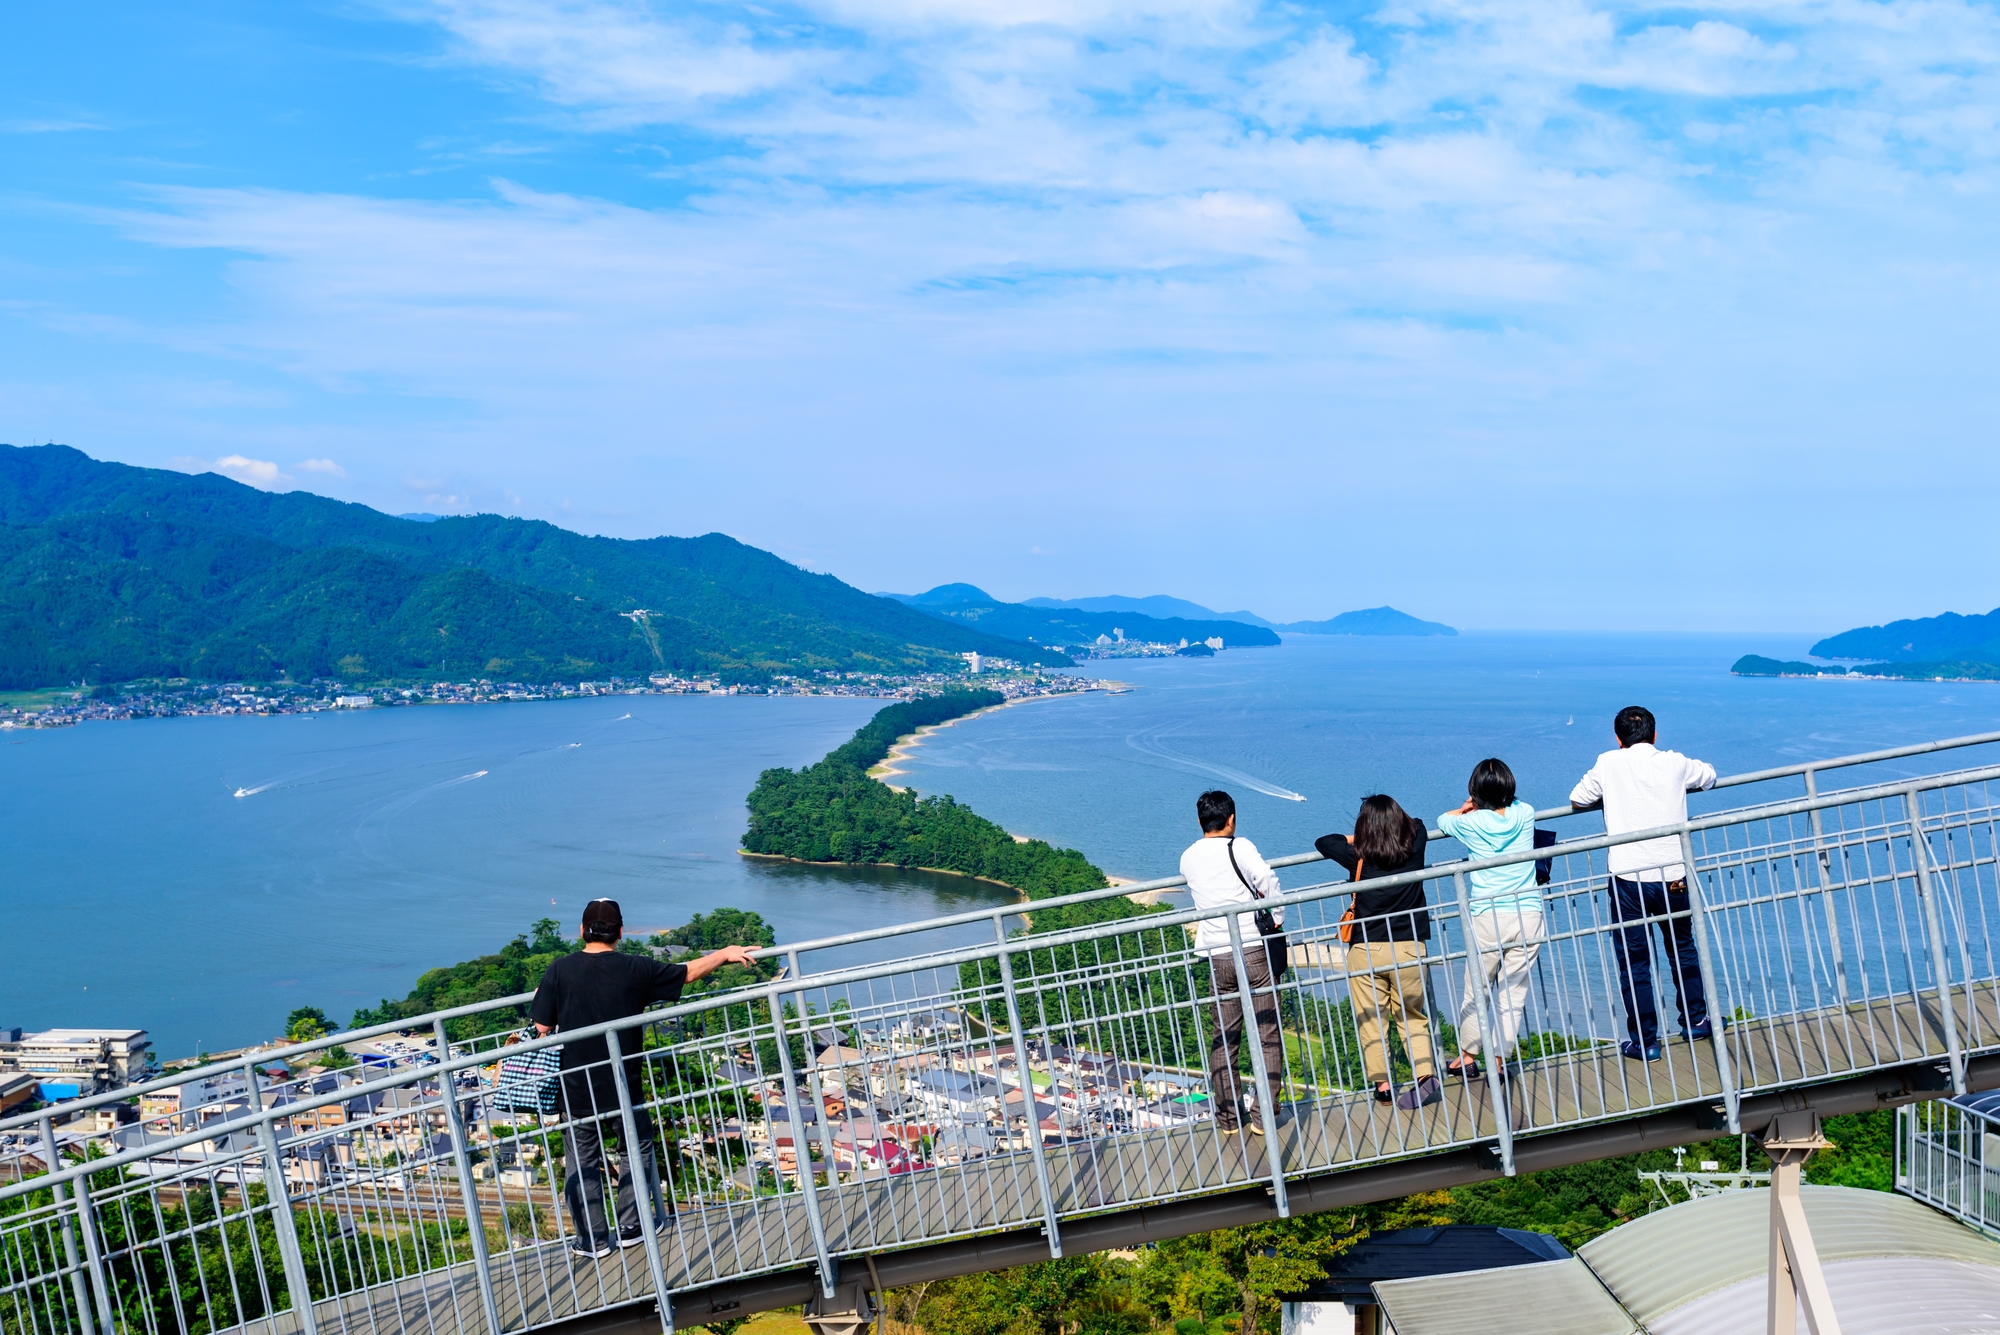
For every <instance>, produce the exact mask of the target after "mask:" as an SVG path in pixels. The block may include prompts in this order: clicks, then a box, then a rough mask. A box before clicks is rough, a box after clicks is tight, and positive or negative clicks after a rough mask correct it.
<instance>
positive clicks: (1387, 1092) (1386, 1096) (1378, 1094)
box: [1375, 1085, 1396, 1103]
mask: <svg viewBox="0 0 2000 1335" xmlns="http://www.w3.org/2000/svg"><path fill="white" fill-rule="evenodd" d="M1395 1099H1396V1090H1395V1087H1394V1086H1393V1085H1392V1086H1390V1087H1389V1088H1388V1089H1384V1088H1382V1087H1381V1086H1380V1085H1377V1086H1376V1087H1375V1101H1376V1102H1377V1103H1393V1102H1395Z"/></svg>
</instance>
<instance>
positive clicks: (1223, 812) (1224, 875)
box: [1181, 789, 1290, 1135]
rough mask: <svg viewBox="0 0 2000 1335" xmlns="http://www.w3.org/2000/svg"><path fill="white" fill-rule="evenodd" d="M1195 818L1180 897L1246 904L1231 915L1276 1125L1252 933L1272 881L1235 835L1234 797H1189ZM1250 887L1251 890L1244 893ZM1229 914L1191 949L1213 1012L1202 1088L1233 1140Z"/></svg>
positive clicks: (1268, 1002) (1280, 1118) (1279, 1076)
mask: <svg viewBox="0 0 2000 1335" xmlns="http://www.w3.org/2000/svg"><path fill="white" fill-rule="evenodd" d="M1195 817H1196V818H1197V819H1198V820H1199V821H1200V822H1201V838H1199V839H1197V840H1195V841H1194V843H1193V845H1192V846H1190V847H1189V848H1188V850H1187V852H1185V853H1183V854H1181V875H1183V876H1185V877H1187V884H1188V897H1189V898H1191V899H1192V900H1194V906H1195V907H1196V908H1198V909H1219V908H1227V907H1228V906H1230V905H1231V904H1246V905H1249V906H1250V908H1249V911H1248V912H1244V913H1238V914H1236V915H1234V916H1235V918H1236V924H1237V930H1238V931H1239V932H1240V933H1241V934H1242V944H1243V969H1244V972H1245V973H1247V974H1248V975H1249V978H1248V980H1247V981H1248V983H1249V989H1250V995H1251V997H1252V999H1253V1001H1254V1003H1255V1006H1254V1009H1255V1012H1256V1018H1257V1038H1258V1041H1259V1042H1260V1043H1261V1044H1262V1045H1263V1048H1264V1070H1265V1072H1266V1074H1267V1075H1268V1076H1269V1078H1270V1086H1271V1087H1270V1093H1269V1098H1270V1104H1269V1106H1270V1107H1271V1108H1272V1110H1273V1116H1274V1117H1275V1118H1276V1120H1277V1122H1278V1124H1279V1125H1281V1126H1282V1125H1283V1124H1284V1123H1285V1122H1287V1121H1289V1120H1290V1114H1289V1112H1287V1111H1283V1110H1280V1109H1279V1090H1280V1088H1281V1087H1282V1081H1283V1078H1284V1071H1285V1048H1284V1038H1283V1034H1282V1032H1281V1031H1280V1030H1279V1028H1278V994H1277V992H1276V990H1275V988H1274V987H1273V984H1274V983H1275V982H1276V980H1275V979H1273V978H1272V977H1271V963H1270V959H1269V957H1268V956H1267V955H1265V953H1264V938H1263V937H1262V936H1261V935H1259V934H1258V931H1257V918H1256V902H1257V899H1258V897H1259V896H1264V895H1275V894H1277V893H1278V892H1279V891H1278V876H1277V873H1276V872H1273V871H1272V870H1271V868H1270V866H1269V865H1268V864H1266V863H1265V861H1264V859H1263V856H1262V855H1261V854H1259V853H1258V852H1257V845H1255V844H1253V843H1251V842H1250V841H1249V840H1248V839H1238V838H1237V837H1236V799H1234V798H1232V797H1231V796H1230V795H1229V794H1228V793H1225V792H1223V791H1222V790H1221V789H1215V790H1213V791H1210V792H1206V793H1203V794H1202V795H1201V796H1200V797H1198V798H1196V799H1195ZM1253 886H1254V887H1255V890H1254V892H1253V890H1252V888H1251V887H1253ZM1284 914H1285V911H1284V909H1282V908H1279V907H1278V906H1276V905H1273V906H1272V908H1271V916H1272V917H1273V918H1274V919H1276V920H1277V921H1278V922H1279V923H1280V924H1282V923H1283V922H1284V920H1285V918H1284ZM1230 916H1231V915H1229V914H1227V913H1224V914H1221V915H1219V916H1217V917H1213V918H1204V919H1202V920H1201V922H1200V923H1198V924H1197V925H1196V929H1195V938H1194V946H1195V949H1196V950H1198V951H1200V952H1201V953H1202V954H1204V955H1206V956H1208V970H1209V977H1210V978H1211V979H1212V980H1213V982H1214V992H1215V1000H1216V1009H1217V1011H1218V1012H1220V1014H1219V1016H1218V1020H1219V1023H1218V1024H1217V1025H1216V1027H1215V1037H1214V1039H1213V1040H1212V1041H1211V1042H1210V1043H1209V1046H1208V1088H1209V1095H1210V1098H1211V1099H1212V1100H1213V1101H1214V1104H1215V1125H1216V1128H1217V1129H1218V1130H1220V1131H1222V1132H1224V1133H1225V1134H1228V1135H1235V1134H1236V1133H1237V1132H1239V1131H1241V1130H1242V1129H1243V1126H1244V1119H1243V1114H1244V1109H1243V1095H1242V1091H1241V1089H1240V1088H1239V1081H1238V1079H1237V1073H1236V1061H1237V1055H1236V1054H1237V1049H1238V1048H1239V1047H1240V1044H1239V1042H1238V1040H1239V1039H1240V1038H1241V1037H1242V1034H1243V993H1242V991H1241V990H1240V989H1239V988H1238V986H1237V981H1236V955H1235V952H1234V950H1232V949H1231V947H1230V943H1229V919H1230ZM1249 1126H1250V1129H1251V1130H1252V1131H1254V1132H1256V1133H1258V1134H1259V1135H1262V1134H1263V1131H1264V1122H1263V1118H1262V1117H1261V1116H1259V1117H1255V1118H1252V1119H1251V1120H1250V1122H1249Z"/></svg>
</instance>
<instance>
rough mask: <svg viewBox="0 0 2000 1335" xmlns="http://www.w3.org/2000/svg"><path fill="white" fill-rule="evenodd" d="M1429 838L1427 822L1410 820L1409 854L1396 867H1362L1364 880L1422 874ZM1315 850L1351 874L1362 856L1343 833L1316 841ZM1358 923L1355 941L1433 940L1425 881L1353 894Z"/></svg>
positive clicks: (1413, 818)
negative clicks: (1426, 904)
mask: <svg viewBox="0 0 2000 1335" xmlns="http://www.w3.org/2000/svg"><path fill="white" fill-rule="evenodd" d="M1429 838H1430V835H1429V832H1428V831H1427V830H1425V829H1424V823H1423V822H1422V821H1420V820H1418V819H1417V818H1416V817H1414V816H1412V817H1410V852H1409V855H1408V856H1407V857H1405V858H1404V859H1403V860H1402V861H1401V862H1399V863H1397V864H1396V865H1395V866H1393V867H1378V866H1376V865H1375V864H1374V863H1372V862H1370V863H1367V864H1366V865H1364V866H1363V867H1362V868H1361V879H1362V880H1364V881H1371V880H1373V879H1375V878H1376V877H1377V876H1394V875H1396V874H1398V873H1399V872H1406V871H1421V870H1422V869H1423V865H1424V845H1425V843H1426V842H1427V841H1428V839H1429ZM1313 847H1315V848H1317V849H1318V850H1319V854H1320V856H1321V857H1323V858H1331V859H1332V860H1333V861H1335V862H1338V863H1339V864H1340V865H1341V866H1343V867H1345V868H1347V870H1349V871H1350V872H1351V871H1353V870H1354V864H1355V863H1356V862H1359V861H1360V860H1361V859H1360V856H1359V855H1358V854H1357V853H1356V852H1355V851H1354V845H1353V844H1352V843H1351V842H1349V840H1348V838H1347V836H1346V835H1344V834H1329V835H1325V836H1323V837H1321V838H1320V839H1318V840H1316V841H1314V843H1313ZM1354 916H1355V918H1356V919H1357V921H1356V923H1355V933H1354V940H1355V942H1356V943H1357V944H1359V943H1360V942H1363V941H1367V942H1370V943H1381V942H1385V941H1428V940H1430V939H1431V915H1430V913H1429V911H1428V910H1427V909H1426V908H1425V907H1424V886H1423V882H1421V881H1417V882H1414V883H1412V884H1410V885H1399V886H1395V887H1393V888H1391V889H1387V890H1360V891H1356V892H1355V895H1354Z"/></svg>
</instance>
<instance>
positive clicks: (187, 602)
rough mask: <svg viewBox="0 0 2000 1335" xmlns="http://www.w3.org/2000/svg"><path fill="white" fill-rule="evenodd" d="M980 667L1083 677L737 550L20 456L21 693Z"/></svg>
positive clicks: (62, 457) (17, 631)
mask: <svg viewBox="0 0 2000 1335" xmlns="http://www.w3.org/2000/svg"><path fill="white" fill-rule="evenodd" d="M640 609H644V611H645V613H646V615H644V616H641V617H633V616H631V615H629V614H630V613H633V612H635V611H638V610H640ZM968 650H975V651H977V652H979V653H982V654H986V655H989V656H993V657H1005V658H1014V659H1017V660H1025V661H1029V662H1036V663H1044V664H1056V665H1060V664H1065V663H1067V662H1068V661H1069V660H1068V659H1067V658H1066V657H1065V656H1063V655H1061V654H1058V653H1055V652H1053V651H1051V650H1048V649H1045V648H1037V647H1035V646H1031V645H1027V644H1023V643H1018V642H1015V641H1010V640H1007V639H1004V638H1001V637H999V636H996V635H993V634H991V633H988V632H985V631H982V630H981V629H979V628H977V627H973V626H966V625H962V624H953V623H951V622H947V621H940V620H938V619H936V618H933V617H929V616H926V615H924V614H923V613H921V612H919V611H916V610H914V609H912V608H909V607H905V606H903V605H902V604H900V603H898V602H896V601H894V600H892V599H888V598H878V597H875V596H873V595H871V594H866V593H863V592H861V591H860V590H859V589H855V588H852V587H850V586H849V585H846V584H843V583H841V582H840V581H839V580H837V579H835V578H834V577H833V576H831V575H815V574H811V573H809V572H807V571H804V570H801V569H799V568H798V567H797V566H794V565H791V564H789V563H787V562H785V561H783V560H780V559H779V558H778V557H776V556H773V555H772V554H771V553H769V552H765V551H760V550H758V549H757V548H755V547H749V546H746V545H744V544H743V543H740V542H737V541H736V540H735V539H733V538H729V537H726V536H724V535H722V534H720V533H711V534H707V535H705V536H703V537H699V538H671V537H662V538H648V539H643V540H638V541H629V540H622V539H615V538H594V537H586V536H584V535H582V534H578V533H572V532H569V531H568V530H566V529H560V528H557V527H555V526H554V525H552V524H546V523H542V522H539V521H535V520H522V519H508V518H503V517H501V516H499V515H466V516H451V517H446V518H441V519H431V518H429V517H425V518H423V519H403V518H398V517H395V516H392V515H386V514H382V513H381V512H379V511H376V510H371V509H369V508H368V507H367V506H363V505H352V504H348V503H345V502H341V501H335V500H331V499H328V498H327V497H324V496H315V495H312V494H311V493H308V492H288V493H283V494H277V493H271V492H263V491H258V490H256V489H255V488H253V487H247V486H244V485H242V484H241V483H237V482H232V481H230V480H229V479H227V478H223V477H219V476H216V475H215V474H212V473H204V474H201V475H200V476H193V477H191V476H188V475H186V474H183V473H173V472H166V471H162V470H158V469H146V468H131V467H127V466H125V465H123V464H111V463H101V462H99V461H97V460H94V459H91V458H90V457H89V456H87V455H85V454H82V453H80V452H79V451H76V450H72V449H69V448H67V447H64V446H55V445H51V446H41V447H36V448H29V449H21V448H14V447H10V446H0V687H4V688H15V687H27V686H41V685H48V684H52V683H58V682H67V681H75V680H79V679H87V680H91V681H121V680H129V679H131V678H135V677H178V676H187V677H196V678H202V679H207V680H270V679H274V678H278V677H280V676H290V677H291V678H293V679H294V680H302V679H306V678H310V677H315V676H330V675H336V674H339V675H345V676H348V677H351V678H354V679H357V680H371V679H380V678H384V677H415V678H461V679H462V678H464V677H467V676H481V675H483V676H499V677H505V678H507V679H510V680H519V681H541V680H549V679H551V678H558V677H567V678H576V677H582V676H603V675H643V674H644V673H646V672H649V671H658V670H660V669H662V668H665V669H671V670H676V671H682V672H688V671H713V672H721V673H724V674H728V675H731V676H734V677H738V678H742V677H756V676H760V675H763V674H766V673H770V672H776V671H800V670H809V669H815V668H821V669H836V670H842V671H871V672H917V671H939V670H943V671H950V670H955V669H956V668H957V667H958V666H959V657H958V656H959V654H961V653H963V652H966V651H968Z"/></svg>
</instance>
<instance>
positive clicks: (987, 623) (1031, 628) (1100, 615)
mask: <svg viewBox="0 0 2000 1335" xmlns="http://www.w3.org/2000/svg"><path fill="white" fill-rule="evenodd" d="M883 597H885V598H893V599H895V600H896V601H898V602H901V603H904V604H907V605H908V606H910V607H913V608H916V609H917V610H918V611H920V612H922V613H924V614H925V615H927V616H933V617H937V618H939V619H940V620H944V621H950V622H953V623H954V624H957V625H963V626H972V627H977V628H978V629H980V630H983V631H986V632H987V633H989V634H992V635H1003V636H1006V637H1007V638H1008V639H1012V640H1022V641H1026V642H1029V643H1032V644H1039V645H1054V646H1062V647H1071V646H1074V647H1075V648H1077V649H1080V650H1086V651H1087V650H1089V649H1090V648H1092V647H1093V646H1099V645H1115V644H1130V643H1145V644H1158V645H1166V646H1178V645H1180V644H1182V643H1188V644H1201V643H1206V642H1207V641H1210V640H1219V641H1221V642H1222V647H1224V648H1226V649H1243V648H1251V647H1269V646H1272V645H1276V644H1279V643H1281V641H1280V640H1279V639H1278V636H1277V634H1276V633H1275V632H1273V631H1271V630H1269V629H1267V628H1265V627H1263V626H1253V625H1250V624H1248V623H1247V622H1242V621H1233V620H1230V619H1228V618H1221V619H1215V620H1191V619H1189V618H1186V617H1178V616H1174V617H1164V618H1161V617H1151V616H1147V615H1146V614H1144V613H1143V612H1135V611H1130V610H1126V611H1106V612H1093V611H1087V610H1084V609H1081V608H1075V607H1061V606H1049V605H1046V604H1047V600H1045V599H1044V600H1040V601H1041V602H1042V604H1043V605H1040V606H1037V605H1034V604H1029V603H1006V602H1002V601H1000V600H999V599H998V598H995V597H994V596H993V595H992V594H989V593H987V592H986V591H985V590H984V589H981V588H979V587H978V586H977V585H973V584H940V585H938V586H937V587H936V588H934V589H929V590H926V591H925V592H923V593H890V594H884V595H883ZM1085 601H1090V600H1085Z"/></svg>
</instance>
